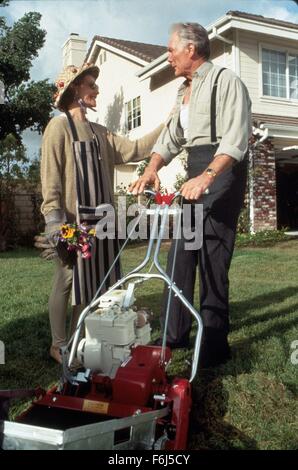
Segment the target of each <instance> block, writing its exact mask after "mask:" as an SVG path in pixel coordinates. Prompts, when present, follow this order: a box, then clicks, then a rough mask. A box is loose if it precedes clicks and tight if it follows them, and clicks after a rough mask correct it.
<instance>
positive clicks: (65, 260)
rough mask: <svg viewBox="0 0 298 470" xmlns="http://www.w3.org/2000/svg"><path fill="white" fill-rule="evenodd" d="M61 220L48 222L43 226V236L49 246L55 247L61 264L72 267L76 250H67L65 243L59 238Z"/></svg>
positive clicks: (75, 257)
mask: <svg viewBox="0 0 298 470" xmlns="http://www.w3.org/2000/svg"><path fill="white" fill-rule="evenodd" d="M61 225H62V222H59V223H57V222H48V223H47V224H46V228H45V236H46V238H47V240H48V243H49V244H50V246H51V247H52V248H53V249H55V251H56V253H57V256H58V257H59V258H60V260H61V262H62V264H63V266H68V267H72V266H73V265H74V264H75V262H76V259H77V256H76V252H74V251H69V250H68V249H67V245H66V243H64V242H62V241H61V240H59V235H60V229H61Z"/></svg>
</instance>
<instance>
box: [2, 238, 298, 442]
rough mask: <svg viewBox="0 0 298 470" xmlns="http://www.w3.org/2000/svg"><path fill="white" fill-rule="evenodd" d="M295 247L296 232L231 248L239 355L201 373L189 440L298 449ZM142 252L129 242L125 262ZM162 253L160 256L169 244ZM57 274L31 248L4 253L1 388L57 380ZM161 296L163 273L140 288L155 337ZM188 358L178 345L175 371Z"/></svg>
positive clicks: (234, 339) (184, 370) (234, 343)
mask: <svg viewBox="0 0 298 470" xmlns="http://www.w3.org/2000/svg"><path fill="white" fill-rule="evenodd" d="M297 252H298V241H297V240H290V241H288V242H283V243H278V244H276V245H274V246H272V247H262V248H255V247H253V248H237V250H236V251H235V255H234V258H233V262H232V267H231V271H230V281H231V291H230V292H231V333H230V343H231V347H232V353H233V359H232V360H231V361H229V362H228V363H227V364H226V365H225V366H221V367H219V368H217V369H209V370H204V371H201V372H199V373H198V375H197V378H196V379H195V382H194V384H193V400H194V407H193V412H192V423H191V429H190V437H189V446H190V448H192V449H298V411H297V410H298V403H297V392H298V365H293V364H291V361H290V355H291V352H292V350H291V343H292V341H294V340H298V288H297V285H298V263H297ZM144 253H145V247H142V246H140V245H137V246H130V247H129V248H128V249H127V250H126V252H125V256H124V270H125V271H127V270H129V269H130V268H132V267H134V266H135V265H136V263H137V261H139V260H141V259H142V257H143V256H144ZM161 259H162V262H163V263H164V262H165V259H166V251H165V249H164V250H163V252H162V253H161ZM52 273H53V265H52V263H51V262H45V261H43V260H41V259H40V258H38V256H37V255H36V252H35V251H34V250H29V249H27V250H25V249H22V250H17V251H13V252H7V253H4V254H1V255H0V286H1V287H0V311H1V315H0V340H2V341H3V342H4V343H5V348H6V350H5V352H6V364H5V365H0V388H2V389H4V388H18V387H20V388H26V387H27V388H33V387H35V386H37V385H41V386H42V387H45V388H48V386H49V385H50V384H53V383H54V382H55V381H56V380H57V379H58V378H59V373H60V370H59V367H58V366H56V365H55V363H54V362H53V361H51V360H50V359H49V357H48V349H49V346H50V333H49V325H48V313H47V299H48V295H49V292H50V288H51V277H52ZM161 297H162V286H161V284H160V283H159V282H157V281H154V282H152V283H150V284H149V283H146V284H143V285H142V286H141V287H140V289H139V294H138V305H139V306H140V307H142V306H146V307H150V308H151V309H152V310H153V312H154V313H155V317H154V321H153V335H152V336H153V339H155V338H157V337H158V336H159V331H158V329H159V321H158V314H159V310H160V304H161ZM194 335H195V328H194V329H193V332H192V338H193V339H194ZM190 360H191V351H182V350H179V351H175V352H174V356H173V361H172V365H171V369H170V373H171V374H179V375H182V376H185V377H187V376H188V374H189V365H188V364H187V361H190ZM16 410H19V408H15V409H14V412H16Z"/></svg>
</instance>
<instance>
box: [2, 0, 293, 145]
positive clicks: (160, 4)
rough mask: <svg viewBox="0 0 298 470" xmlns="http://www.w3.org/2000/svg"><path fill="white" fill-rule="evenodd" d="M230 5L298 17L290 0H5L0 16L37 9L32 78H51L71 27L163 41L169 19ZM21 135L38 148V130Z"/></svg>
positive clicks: (218, 13) (221, 11)
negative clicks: (41, 38)
mask: <svg viewBox="0 0 298 470" xmlns="http://www.w3.org/2000/svg"><path fill="white" fill-rule="evenodd" d="M229 10H238V11H243V12H247V13H255V14H259V15H263V16H266V17H271V18H276V19H279V20H285V21H291V22H296V23H298V6H297V5H296V3H295V2H294V1H292V0H10V3H9V5H8V6H7V7H1V8H0V16H5V17H6V20H7V22H8V24H10V25H12V24H13V23H14V22H15V21H16V20H18V19H19V18H21V17H22V15H23V14H24V13H26V12H29V11H38V12H40V13H41V14H42V19H41V27H42V28H43V29H45V30H46V32H47V35H46V41H45V45H44V46H43V48H42V49H41V50H40V53H39V56H38V58H37V59H35V60H34V62H33V66H32V69H31V79H33V80H43V79H46V78H49V79H50V80H51V81H54V80H55V78H56V77H57V75H58V74H59V72H60V70H61V67H62V49H61V48H62V45H63V44H64V42H65V41H66V40H67V38H68V36H69V34H70V33H78V34H79V35H80V36H82V37H84V38H86V39H87V41H88V43H87V46H88V47H89V45H90V43H91V41H92V38H93V36H95V35H100V36H107V37H112V38H118V39H126V40H130V41H139V42H145V43H150V44H160V45H164V46H166V45H167V41H168V32H169V29H170V26H171V24H172V23H175V22H181V21H182V22H184V21H192V22H198V23H200V24H202V25H203V26H205V27H206V26H208V25H209V24H210V23H212V22H214V21H215V20H216V19H218V18H220V17H222V16H224V15H225V13H227V12H228V11H229ZM24 141H25V143H27V145H29V146H30V152H31V153H32V152H33V153H36V152H37V151H38V146H39V142H40V138H39V137H38V136H32V135H31V134H29V133H27V134H26V136H25V139H24Z"/></svg>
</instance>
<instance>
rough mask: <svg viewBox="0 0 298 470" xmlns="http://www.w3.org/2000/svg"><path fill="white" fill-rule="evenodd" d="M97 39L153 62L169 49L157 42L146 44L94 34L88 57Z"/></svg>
mask: <svg viewBox="0 0 298 470" xmlns="http://www.w3.org/2000/svg"><path fill="white" fill-rule="evenodd" d="M95 41H101V42H104V43H106V44H109V45H110V46H113V47H116V48H117V49H119V50H121V51H124V52H127V53H128V54H132V55H134V56H135V57H138V58H139V59H142V60H145V61H147V62H152V61H153V60H154V59H156V58H157V57H159V56H160V55H162V54H164V53H165V52H166V51H167V48H166V47H165V46H158V45H155V44H144V43H142V42H134V41H125V40H123V39H115V38H106V37H104V36H94V38H93V40H92V43H91V46H90V48H89V50H88V52H87V57H88V56H89V53H90V51H91V49H92V47H93V44H94V42H95Z"/></svg>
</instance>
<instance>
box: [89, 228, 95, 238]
mask: <svg viewBox="0 0 298 470" xmlns="http://www.w3.org/2000/svg"><path fill="white" fill-rule="evenodd" d="M95 233H96V231H95V228H92V229H91V230H89V232H88V235H91V236H93V237H94V236H95Z"/></svg>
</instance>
